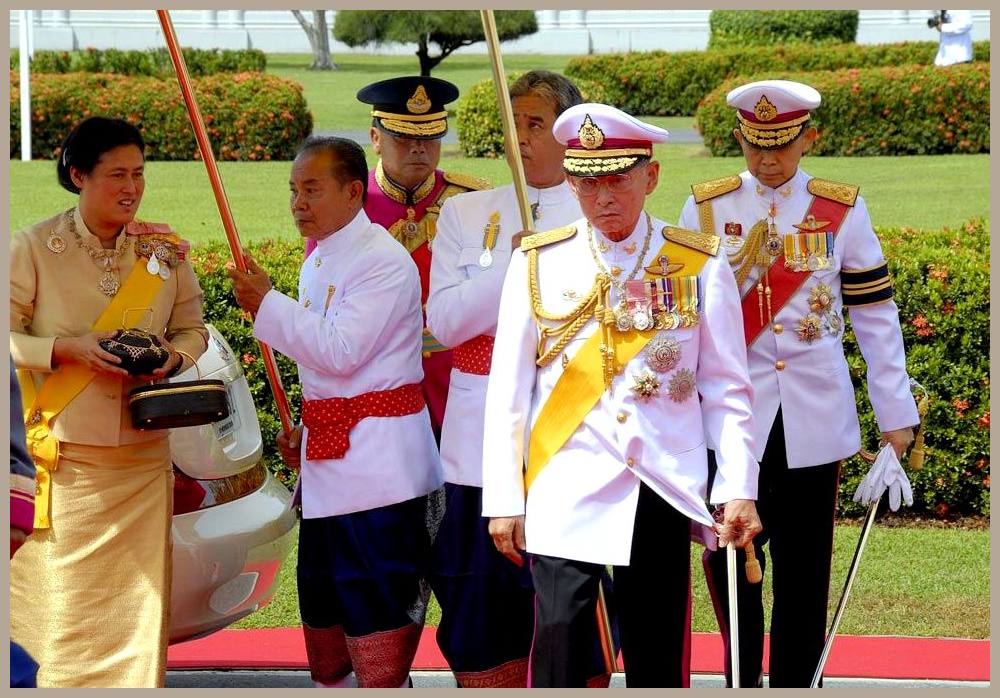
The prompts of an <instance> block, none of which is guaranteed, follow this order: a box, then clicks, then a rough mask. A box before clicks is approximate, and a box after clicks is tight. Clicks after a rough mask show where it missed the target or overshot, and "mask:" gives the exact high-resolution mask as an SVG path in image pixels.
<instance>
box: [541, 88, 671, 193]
mask: <svg viewBox="0 0 1000 698" xmlns="http://www.w3.org/2000/svg"><path fill="white" fill-rule="evenodd" d="M552 135H553V136H555V139H556V140H557V141H559V142H560V143H562V144H563V145H565V146H566V155H565V157H564V158H563V169H564V170H566V172H567V173H569V174H571V175H575V176H577V177H599V176H601V175H611V174H619V173H622V172H627V171H628V170H631V169H632V168H633V167H635V166H636V165H638V164H639V163H640V162H642V161H644V160H648V159H649V158H651V157H652V156H653V143H664V142H666V140H667V138H668V137H669V136H670V133H669V132H668V131H667V130H666V129H662V128H659V127H657V126H653V125H651V124H647V123H644V122H642V121H639V120H638V119H636V118H635V117H634V116H631V115H629V114H626V113H625V112H623V111H622V110H621V109H616V108H615V107H611V106H608V105H607V104H597V103H594V102H587V103H585V104H577V105H576V106H572V107H570V108H569V109H567V110H566V111H564V112H563V113H562V114H560V115H559V118H558V119H556V122H555V123H554V124H553V125H552Z"/></svg>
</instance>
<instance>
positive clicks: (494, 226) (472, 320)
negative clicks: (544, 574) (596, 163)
mask: <svg viewBox="0 0 1000 698" xmlns="http://www.w3.org/2000/svg"><path fill="white" fill-rule="evenodd" d="M510 94H511V100H512V105H513V109H514V120H515V123H516V124H517V137H518V141H519V145H520V151H521V157H522V161H523V163H524V174H525V179H526V180H527V183H528V188H527V194H528V200H529V201H530V203H531V213H532V217H533V219H534V223H535V227H537V226H539V225H545V226H548V227H556V226H560V225H565V224H567V223H570V222H572V221H575V220H577V219H579V218H580V216H581V215H582V213H581V211H580V204H579V203H578V202H577V200H576V198H575V197H574V196H573V193H572V192H571V191H570V188H569V184H568V183H567V182H566V176H565V173H564V172H563V168H562V158H563V153H564V151H565V146H564V145H562V144H560V143H559V142H557V141H556V140H555V138H554V137H553V135H552V125H553V123H554V122H555V120H556V117H558V116H559V114H561V113H562V112H563V111H564V110H565V109H567V108H568V107H571V106H573V105H575V104H579V103H581V102H582V101H583V98H582V97H581V96H580V91H579V90H578V89H577V87H576V86H575V85H574V84H573V83H572V82H570V81H569V80H568V79H566V78H565V77H563V76H562V75H559V74H557V73H552V72H549V71H530V72H528V73H526V74H525V75H523V76H521V77H520V78H519V79H518V80H517V81H516V82H514V83H513V84H512V85H511V87H510ZM523 228H524V224H523V223H522V220H521V215H520V212H519V205H518V199H517V195H516V193H515V191H514V186H513V185H507V186H505V187H501V188H499V189H493V190H489V191H478V192H470V193H468V194H460V195H458V196H454V197H452V198H450V199H448V200H447V201H445V203H444V205H443V206H442V207H441V215H440V217H439V218H438V224H437V235H436V237H435V238H434V254H433V257H432V262H431V277H430V296H429V298H428V300H427V324H428V327H429V328H430V330H431V332H432V333H433V334H434V336H435V337H437V338H438V340H439V341H440V342H441V343H442V344H443V345H444V346H446V347H448V348H451V349H452V354H453V358H454V367H453V368H452V372H451V379H450V387H449V390H448V403H447V408H446V410H445V415H444V424H443V427H442V430H441V461H442V465H443V466H444V478H445V491H446V497H447V504H446V508H445V517H444V520H443V521H442V522H441V527H440V529H439V530H438V535H437V536H436V538H435V541H434V547H433V550H432V556H431V570H432V574H431V586H432V588H433V590H434V594H435V597H436V598H437V600H438V603H439V604H440V605H441V622H440V624H439V625H438V630H437V642H438V645H439V646H440V647H441V651H442V653H443V654H444V656H445V658H446V659H447V660H448V664H449V666H450V667H451V669H452V672H454V674H455V679H456V682H457V683H458V685H460V686H463V687H469V688H474V687H483V688H486V687H490V688H518V687H520V688H523V687H525V686H527V680H528V678H527V677H528V653H529V650H530V648H531V635H532V629H533V627H534V619H535V612H534V590H533V588H532V585H531V573H530V571H529V569H528V567H527V566H526V565H524V561H523V559H520V556H519V555H518V556H515V557H512V559H509V560H508V559H507V558H505V557H504V555H503V554H501V553H500V552H499V551H498V550H497V549H496V548H495V547H494V545H493V541H492V540H491V538H490V534H489V531H488V521H487V520H486V519H484V518H483V517H482V483H483V475H482V473H483V468H482V456H483V418H484V411H485V405H486V386H487V382H488V379H489V372H490V365H491V361H492V356H493V346H494V345H493V342H494V337H495V335H496V325H497V313H498V311H499V307H500V292H501V289H502V288H503V281H504V276H505V274H506V272H507V266H508V263H509V262H510V258H511V253H512V251H514V250H516V249H517V245H518V243H519V241H520V238H521V235H522V233H521V231H522V229H523ZM594 630H595V627H591V634H592V636H593V637H594V640H595V643H596V640H597V636H596V634H594V632H593V631H594ZM595 646H596V644H595ZM597 648H598V649H599V646H597ZM595 654H596V656H595V659H599V658H600V654H599V652H597V653H595ZM588 678H589V679H590V684H591V685H595V684H596V685H603V686H607V683H608V681H609V679H610V674H608V673H606V672H605V669H604V667H603V662H595V665H594V667H593V669H592V670H591V671H590V672H589V677H588Z"/></svg>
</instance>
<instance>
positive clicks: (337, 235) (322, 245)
mask: <svg viewBox="0 0 1000 698" xmlns="http://www.w3.org/2000/svg"><path fill="white" fill-rule="evenodd" d="M370 225H371V220H370V219H369V218H368V214H367V213H365V210H364V209H361V210H360V211H358V215H356V216H355V217H354V219H353V220H351V222H350V223H348V224H347V225H345V226H344V227H343V228H341V229H340V230H336V231H334V232H333V234H332V235H327V236H326V237H325V238H323V239H322V240H320V241H319V242H317V243H316V251H317V252H319V253H320V254H321V255H322V256H324V257H327V256H329V255H331V254H336V253H340V254H344V253H345V252H347V251H348V250H350V249H351V248H352V247H354V242H355V238H357V236H358V235H360V234H361V233H362V232H363V231H365V230H367V229H368V226H370Z"/></svg>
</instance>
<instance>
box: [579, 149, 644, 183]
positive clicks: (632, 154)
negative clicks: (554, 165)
mask: <svg viewBox="0 0 1000 698" xmlns="http://www.w3.org/2000/svg"><path fill="white" fill-rule="evenodd" d="M652 154H653V150H652V148H617V149H613V150H580V149H576V148H567V149H566V154H565V156H564V157H563V170H565V171H566V174H570V175H573V176H575V177H600V176H602V175H613V174H622V173H624V172H628V171H629V170H631V169H633V168H635V167H636V166H638V165H640V164H642V163H643V162H646V161H647V160H649V159H650V157H652Z"/></svg>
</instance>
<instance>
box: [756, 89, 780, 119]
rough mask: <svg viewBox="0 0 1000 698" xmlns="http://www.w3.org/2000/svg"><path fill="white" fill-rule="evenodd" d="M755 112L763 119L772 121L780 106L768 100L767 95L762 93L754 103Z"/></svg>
mask: <svg viewBox="0 0 1000 698" xmlns="http://www.w3.org/2000/svg"><path fill="white" fill-rule="evenodd" d="M753 113H754V116H756V117H757V118H758V119H759V120H761V121H771V120H772V119H773V118H774V117H776V116H777V115H778V108H777V107H776V106H774V105H773V104H771V103H770V102H769V101H768V99H767V96H766V95H761V96H760V99H759V100H757V104H755V105H754V108H753Z"/></svg>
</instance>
